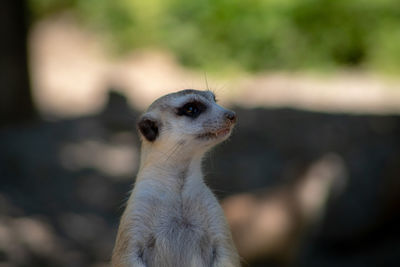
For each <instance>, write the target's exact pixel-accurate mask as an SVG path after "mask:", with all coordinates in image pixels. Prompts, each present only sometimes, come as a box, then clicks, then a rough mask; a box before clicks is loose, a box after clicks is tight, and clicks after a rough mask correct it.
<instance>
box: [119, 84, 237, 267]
mask: <svg viewBox="0 0 400 267" xmlns="http://www.w3.org/2000/svg"><path fill="white" fill-rule="evenodd" d="M191 101H197V102H199V101H200V102H202V103H204V104H205V105H206V106H207V109H206V110H205V111H203V112H202V113H201V114H200V115H199V116H198V117H197V118H191V117H187V116H182V115H177V113H178V111H177V110H179V108H180V107H182V106H184V105H185V103H190V102H191ZM227 114H231V115H232V114H234V113H232V112H231V111H228V110H226V109H224V108H222V107H221V106H219V105H217V104H216V103H215V101H214V96H213V94H212V93H211V92H209V91H196V90H184V91H180V92H177V93H174V94H170V95H166V96H164V97H162V98H160V99H158V100H156V101H155V102H154V103H153V104H152V105H151V106H150V107H149V109H148V110H147V112H146V113H145V114H144V115H143V117H142V118H150V119H151V120H152V121H155V122H156V123H157V126H158V127H159V132H158V135H157V137H156V139H155V140H151V141H149V140H146V138H145V137H146V134H143V133H142V134H143V135H144V137H143V136H142V139H143V140H142V152H141V164H140V169H139V172H138V175H137V178H136V183H135V187H134V189H133V192H132V194H131V196H130V198H129V200H128V204H127V207H126V209H125V211H124V214H123V216H122V219H121V222H120V226H119V229H118V235H117V240H116V243H115V247H114V251H113V256H112V266H113V267H127V266H147V267H151V266H157V267H162V266H165V267H169V266H170V267H180V266H182V267H190V266H193V267H202V266H215V267H217V266H220V267H222V266H223V267H229V266H231V267H236V266H240V263H239V257H238V255H237V252H236V249H235V246H234V245H233V241H232V237H231V233H230V230H229V227H228V224H227V223H226V220H225V217H224V214H223V211H222V208H221V207H220V205H219V203H218V201H217V199H216V198H215V196H214V195H213V194H212V192H211V191H210V189H209V188H208V187H207V186H206V185H205V183H204V181H203V174H202V171H201V161H202V157H203V155H204V153H205V152H206V151H207V150H209V149H210V148H211V147H213V146H214V145H216V144H218V143H220V142H221V141H223V140H225V139H226V138H227V137H228V136H229V134H230V130H231V129H232V127H233V124H234V123H235V120H234V119H232V118H230V119H227V118H228V117H229V116H228V115H227ZM221 129H222V130H224V129H228V130H226V131H225V132H221ZM210 133H211V134H210Z"/></svg>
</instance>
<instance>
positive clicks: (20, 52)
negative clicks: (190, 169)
mask: <svg viewBox="0 0 400 267" xmlns="http://www.w3.org/2000/svg"><path fill="white" fill-rule="evenodd" d="M27 15H28V12H27V8H26V1H25V0H3V1H2V2H1V7H0V37H1V41H0V126H5V125H10V124H13V123H19V122H24V121H27V120H30V119H33V118H34V117H35V116H36V111H35V108H34V106H33V102H32V97H31V90H30V85H29V74H28V64H27V63H28V62H27Z"/></svg>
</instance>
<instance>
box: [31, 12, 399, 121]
mask: <svg viewBox="0 0 400 267" xmlns="http://www.w3.org/2000/svg"><path fill="white" fill-rule="evenodd" d="M101 43H102V42H101V39H100V38H98V37H96V36H94V35H93V34H92V33H90V32H87V31H85V30H84V29H82V28H80V27H78V26H77V25H76V24H75V23H74V22H73V20H72V19H70V18H69V17H68V16H65V17H62V16H61V17H57V18H53V19H48V20H45V21H42V22H40V23H38V24H37V25H35V26H34V28H33V30H32V32H31V34H30V54H31V67H30V69H31V73H32V80H33V89H34V92H33V93H34V97H35V101H36V103H37V104H38V107H39V108H40V110H41V111H43V112H47V113H54V114H58V115H59V116H62V117H65V116H74V115H81V114H87V113H93V112H95V111H98V110H99V109H100V108H101V107H102V106H103V105H104V101H105V97H106V95H105V92H106V91H107V90H108V89H110V88H115V89H117V90H120V91H121V92H123V93H124V95H126V96H127V97H128V99H129V102H130V103H131V104H132V105H133V106H134V107H136V108H138V109H144V108H145V107H146V106H148V105H149V104H150V103H151V102H152V101H153V100H154V99H155V98H157V97H159V96H160V95H163V94H165V93H167V92H171V91H177V90H180V89H183V88H199V89H203V88H204V89H205V88H207V87H208V88H209V89H211V90H214V91H216V93H217V95H218V98H219V99H220V100H221V101H222V103H227V104H235V105H238V106H243V107H281V106H288V107H299V108H303V109H308V110H317V111H331V112H351V113H383V114H385V113H399V112H400V80H398V79H395V78H393V77H390V78H389V77H380V76H376V75H373V74H370V73H362V72H354V71H345V70H344V71H342V72H335V73H330V74H321V73H319V74H317V73H304V72H303V73H302V72H295V73H289V72H268V73H261V74H257V75H255V74H245V73H238V74H234V75H230V76H228V77H226V76H225V77H221V76H218V75H212V74H207V73H206V72H201V71H190V70H188V69H185V68H183V67H182V66H181V65H179V64H178V63H177V61H176V60H175V59H174V57H173V56H172V55H171V54H169V53H168V52H166V51H154V50H143V51H133V52H132V53H131V54H130V55H128V56H124V57H122V58H118V59H116V58H112V57H111V56H110V55H109V54H108V53H107V52H106V51H105V50H104V48H103V47H102V46H101Z"/></svg>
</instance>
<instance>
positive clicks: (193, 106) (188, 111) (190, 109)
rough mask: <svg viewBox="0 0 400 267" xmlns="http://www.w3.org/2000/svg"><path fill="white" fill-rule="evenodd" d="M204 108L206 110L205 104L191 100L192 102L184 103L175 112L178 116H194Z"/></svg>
mask: <svg viewBox="0 0 400 267" xmlns="http://www.w3.org/2000/svg"><path fill="white" fill-rule="evenodd" d="M204 110H206V106H205V105H204V104H203V103H200V102H197V101H193V102H189V103H186V104H185V105H183V106H182V107H181V108H179V109H178V112H177V114H178V115H179V116H181V115H184V116H188V117H191V118H196V117H198V116H199V115H200V113H201V112H203V111H204Z"/></svg>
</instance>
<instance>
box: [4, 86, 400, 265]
mask: <svg viewBox="0 0 400 267" xmlns="http://www.w3.org/2000/svg"><path fill="white" fill-rule="evenodd" d="M235 110H236V112H237V114H238V118H239V123H238V125H237V127H236V129H235V131H234V133H233V135H232V137H231V138H230V140H229V141H228V142H226V143H224V144H222V145H220V146H219V147H217V148H216V149H215V150H213V151H212V152H210V153H209V154H208V156H207V159H206V160H205V173H206V176H207V182H208V184H210V186H211V187H212V188H213V190H214V191H215V192H216V194H217V195H218V197H220V198H221V199H229V198H227V197H231V196H233V195H237V194H239V193H244V192H247V193H250V194H251V195H257V194H262V195H264V196H268V195H274V194H276V192H277V191H279V190H280V191H282V190H283V191H284V192H289V193H288V194H289V196H290V194H291V192H292V193H293V191H291V190H290V188H294V187H296V184H298V183H299V181H300V180H301V179H302V177H304V175H305V174H306V173H307V171H308V170H310V166H312V164H314V163H315V162H317V161H318V160H319V159H320V158H321V157H324V155H327V154H332V153H334V154H335V155H336V156H337V157H339V158H340V159H341V160H342V161H343V165H344V170H345V172H346V177H347V179H346V181H345V183H342V185H340V186H339V187H341V189H340V190H336V189H335V190H333V189H332V192H330V193H329V196H328V198H327V200H326V202H323V207H320V209H319V210H318V211H320V212H319V213H320V216H319V217H318V219H315V218H314V219H313V221H312V222H311V223H308V224H307V225H308V227H307V228H301V229H300V230H299V229H298V228H296V229H297V230H296V231H295V232H296V234H295V233H293V234H289V236H290V235H292V236H296V238H294V239H291V240H292V242H295V243H296V246H295V247H296V248H295V250H296V252H295V253H293V252H290V253H288V251H285V248H280V249H279V250H272V251H271V250H266V251H265V254H263V255H261V257H260V255H259V256H258V257H257V258H254V259H244V260H245V264H247V266H283V265H291V266H398V265H399V263H400V256H399V255H400V231H399V225H400V224H399V223H400V116H397V115H396V116H373V115H345V114H343V115H342V114H334V115H333V114H324V113H314V112H306V111H300V110H292V109H261V108H260V109H251V110H248V109H241V108H237V109H235ZM137 117H138V112H137V111H135V110H131V109H130V108H129V107H128V106H127V104H126V101H125V99H124V97H122V96H120V95H117V94H115V93H112V94H111V95H110V99H109V103H108V105H107V107H106V108H105V110H104V111H103V112H101V113H100V114H97V115H94V116H88V117H82V118H77V119H71V120H62V121H54V122H49V121H47V122H43V121H41V122H34V123H31V124H29V125H18V126H14V127H10V128H3V129H1V131H0V177H1V187H0V264H5V265H4V266H41V267H43V266H96V267H99V266H108V261H109V258H110V254H111V250H112V246H113V242H114V238H115V234H116V229H117V225H118V219H119V216H120V215H121V213H122V211H123V203H124V201H125V200H126V198H127V196H128V193H129V191H130V189H131V185H132V184H133V182H134V175H135V173H136V172H137V165H138V160H139V154H138V153H139V140H138V137H137V134H136V129H135V122H136V118H137ZM285 190H286V191H285ZM280 191H279V192H280ZM285 199H289V200H285V201H287V206H288V207H291V210H292V211H293V212H292V213H291V214H292V215H293V214H294V215H293V217H291V218H293V220H291V221H294V222H297V220H299V219H298V218H299V216H303V215H302V214H300V215H299V216H297V217H296V214H297V213H296V205H295V204H296V203H295V202H296V201H292V202H294V203H292V202H291V200H290V199H291V198H290V197H289V198H285ZM293 207H294V208H293ZM300 221H301V222H302V223H303V224H304V220H300ZM299 231H300V234H299ZM291 249H292V248H291ZM286 250H287V249H286ZM288 255H290V256H288ZM266 264H269V265H266ZM2 266H3V265H2Z"/></svg>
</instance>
